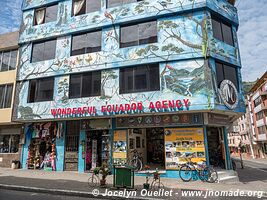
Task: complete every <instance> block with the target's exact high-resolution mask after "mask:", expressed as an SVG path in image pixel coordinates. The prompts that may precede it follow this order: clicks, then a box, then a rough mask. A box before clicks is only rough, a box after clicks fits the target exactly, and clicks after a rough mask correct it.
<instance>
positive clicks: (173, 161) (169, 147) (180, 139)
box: [164, 128, 206, 169]
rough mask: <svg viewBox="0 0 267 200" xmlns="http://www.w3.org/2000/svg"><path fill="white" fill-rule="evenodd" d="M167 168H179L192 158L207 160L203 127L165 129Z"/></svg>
mask: <svg viewBox="0 0 267 200" xmlns="http://www.w3.org/2000/svg"><path fill="white" fill-rule="evenodd" d="M164 132H165V154H166V155H165V156H166V169H178V168H179V164H182V163H185V162H187V161H189V160H190V158H191V161H192V162H203V161H205V160H206V159H205V145H204V133H203V128H166V129H165V131H164Z"/></svg>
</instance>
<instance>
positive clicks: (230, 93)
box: [219, 80, 238, 110]
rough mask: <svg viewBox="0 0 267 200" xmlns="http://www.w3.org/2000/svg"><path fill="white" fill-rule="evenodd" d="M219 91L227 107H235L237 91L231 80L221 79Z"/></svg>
mask: <svg viewBox="0 0 267 200" xmlns="http://www.w3.org/2000/svg"><path fill="white" fill-rule="evenodd" d="M219 92H220V95H221V97H222V100H223V102H224V104H225V105H226V107H227V108H229V109H231V110H233V109H235V108H236V107H237V105H238V91H237V89H236V87H235V85H234V84H233V82H232V81H229V80H223V81H222V82H221V85H220V89H219Z"/></svg>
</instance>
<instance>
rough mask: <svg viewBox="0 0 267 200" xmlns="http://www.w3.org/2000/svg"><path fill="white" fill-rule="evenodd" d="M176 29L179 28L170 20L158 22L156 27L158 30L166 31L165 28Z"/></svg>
mask: <svg viewBox="0 0 267 200" xmlns="http://www.w3.org/2000/svg"><path fill="white" fill-rule="evenodd" d="M178 27H179V25H178V24H176V23H174V22H173V21H171V20H164V21H160V22H159V26H158V28H159V30H161V29H167V28H178Z"/></svg>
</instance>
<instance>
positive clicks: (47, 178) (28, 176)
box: [0, 168, 267, 196]
mask: <svg viewBox="0 0 267 200" xmlns="http://www.w3.org/2000/svg"><path fill="white" fill-rule="evenodd" d="M88 178H89V175H88V174H86V173H77V172H49V171H43V170H20V169H19V170H12V169H9V168H0V188H8V187H10V189H12V188H11V187H13V189H15V188H16V189H19V188H20V189H21V190H23V187H30V188H39V191H40V192H45V190H50V192H51V191H54V192H59V193H60V191H62V192H63V193H64V192H65V193H66V194H67V193H68V192H69V193H70V195H71V192H73V195H75V196H86V195H88V196H90V195H91V192H92V191H93V189H95V188H89V186H88V184H87V180H88ZM161 181H162V182H163V184H164V186H165V189H169V190H170V189H173V190H177V191H179V190H181V189H182V190H216V191H217V190H220V191H228V190H237V189H239V190H244V191H249V190H257V191H259V190H261V191H264V192H267V183H265V184H257V188H255V183H253V182H251V183H241V182H238V183H214V184H211V183H204V182H201V181H191V182H188V183H185V182H182V181H181V180H177V179H167V178H161ZM144 182H145V177H137V176H136V177H135V189H137V190H140V191H141V190H142V189H143V183H144ZM107 183H108V188H111V187H112V183H113V178H112V176H108V178H107ZM41 189H42V190H41ZM97 189H99V190H100V192H104V191H105V188H99V187H97ZM25 190H27V189H25ZM75 193H76V194H75ZM79 193H80V195H79Z"/></svg>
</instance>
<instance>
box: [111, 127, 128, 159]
mask: <svg viewBox="0 0 267 200" xmlns="http://www.w3.org/2000/svg"><path fill="white" fill-rule="evenodd" d="M126 135H127V131H126V130H118V131H115V132H114V140H113V160H114V164H125V163H126V159H127V149H126V146H127V143H126V141H127V140H126Z"/></svg>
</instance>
